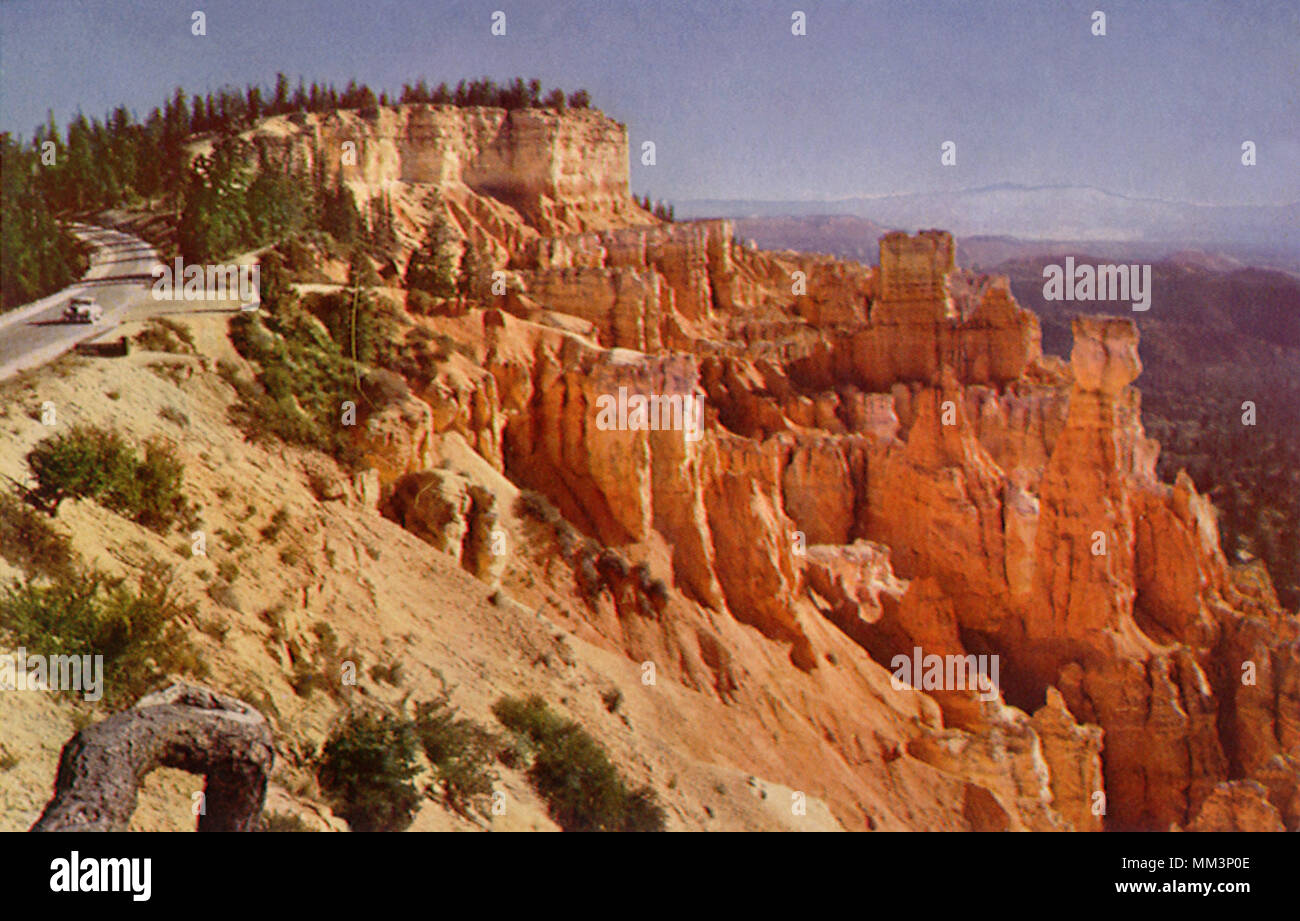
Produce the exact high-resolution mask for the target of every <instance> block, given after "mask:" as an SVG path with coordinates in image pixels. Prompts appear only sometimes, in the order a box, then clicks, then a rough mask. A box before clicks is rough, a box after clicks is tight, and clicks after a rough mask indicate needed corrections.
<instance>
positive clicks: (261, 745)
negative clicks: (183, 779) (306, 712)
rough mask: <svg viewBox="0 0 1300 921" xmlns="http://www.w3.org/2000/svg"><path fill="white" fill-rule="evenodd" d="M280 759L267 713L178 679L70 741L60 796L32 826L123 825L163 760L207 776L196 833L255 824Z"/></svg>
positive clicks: (93, 828) (58, 781)
mask: <svg viewBox="0 0 1300 921" xmlns="http://www.w3.org/2000/svg"><path fill="white" fill-rule="evenodd" d="M273 757H274V749H273V746H272V739H271V728H270V726H268V725H267V722H266V719H265V718H264V717H263V716H262V714H260V713H258V712H257V711H256V710H255V709H253V708H252V707H251V706H249V705H248V704H246V703H244V702H243V701H241V700H238V699H236V698H234V697H230V696H228V695H225V694H219V693H217V692H215V691H211V690H208V689H207V688H202V687H198V686H196V685H191V684H184V683H177V684H173V685H172V686H170V687H168V688H166V689H165V690H162V691H158V692H156V693H154V694H149V695H146V696H145V697H142V698H140V700H139V701H137V702H136V704H135V706H134V707H131V708H130V709H129V710H124V711H122V712H121V713H117V714H114V715H113V716H111V717H109V718H108V719H106V720H104V721H103V722H100V723H96V724H95V725H93V726H88V727H87V728H85V729H83V730H81V731H80V732H78V733H77V734H76V735H74V736H73V737H72V738H71V739H69V740H68V743H67V744H66V745H64V746H63V753H62V754H61V755H60V756H59V770H58V774H57V776H56V778H55V782H54V797H53V798H52V799H51V800H50V801H49V803H48V804H46V806H45V811H44V812H43V813H42V814H41V817H40V818H39V819H37V821H36V824H35V825H33V826H32V831H125V830H126V828H127V824H128V823H129V822H130V820H131V814H132V813H133V812H135V806H136V796H137V793H138V791H139V788H140V784H141V783H142V782H143V781H144V778H145V777H146V776H147V775H148V774H149V772H150V771H152V770H154V768H158V767H172V768H179V769H180V770H182V771H189V772H190V773H192V774H202V775H203V776H204V777H205V778H206V781H207V782H206V786H205V789H204V807H205V808H204V811H203V813H202V814H201V815H200V816H199V822H198V829H199V831H251V830H253V829H254V827H255V824H256V822H257V821H258V817H259V816H260V815H261V812H262V803H263V801H264V800H265V798H266V782H267V776H268V775H269V773H270V770H271V761H272V759H273Z"/></svg>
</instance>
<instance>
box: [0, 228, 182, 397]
mask: <svg viewBox="0 0 1300 921" xmlns="http://www.w3.org/2000/svg"><path fill="white" fill-rule="evenodd" d="M73 232H74V233H76V234H77V236H79V237H81V238H82V239H83V240H86V241H87V242H88V243H90V244H91V245H92V246H93V247H94V250H93V251H92V253H91V256H90V270H89V271H88V272H87V273H86V276H85V277H84V278H83V279H82V280H81V281H79V282H77V283H76V284H75V285H73V286H72V287H70V288H64V289H63V290H62V291H59V292H58V293H56V294H51V295H50V296H49V297H45V298H42V299H41V300H39V301H36V302H34V303H31V304H28V305H26V306H23V307H19V308H18V309H17V310H12V311H8V312H6V313H0V380H4V379H5V378H7V377H10V376H12V375H14V374H17V373H18V372H19V371H23V370H26V369H28V368H34V367H37V366H39V365H43V364H45V363H46V362H48V361H51V360H53V359H55V358H57V357H58V356H59V355H62V354H63V353H64V352H66V351H68V350H69V349H71V348H72V347H73V346H74V345H76V344H77V343H78V342H80V341H81V340H83V339H89V338H92V337H95V336H102V335H104V334H106V333H109V332H111V331H112V329H113V328H114V327H115V326H117V325H118V324H119V323H122V322H124V321H126V320H134V319H139V318H140V317H142V316H147V315H149V314H152V313H160V312H162V311H161V310H159V308H160V307H162V306H164V305H163V304H160V303H159V302H158V301H155V300H153V299H152V298H151V297H150V295H149V291H150V287H151V285H152V284H153V276H152V275H151V272H152V269H153V267H154V266H155V265H156V264H157V263H158V253H157V252H156V251H155V250H154V248H153V247H152V246H150V245H149V244H148V243H145V242H144V241H143V240H141V239H139V238H138V237H133V236H131V235H130V234H126V233H122V232H120V231H117V230H109V229H107V228H104V227H91V226H88V225H85V224H78V225H75V226H74V227H73ZM78 294H87V295H90V296H91V297H93V298H95V300H97V301H98V302H99V303H100V305H101V306H102V307H103V308H104V318H103V319H102V320H101V321H100V322H99V323H95V324H89V323H67V322H64V320H63V311H64V309H65V308H66V307H67V306H68V301H69V300H71V299H72V297H73V296H74V295H78ZM173 306H174V305H173Z"/></svg>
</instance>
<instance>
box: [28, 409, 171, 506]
mask: <svg viewBox="0 0 1300 921" xmlns="http://www.w3.org/2000/svg"><path fill="white" fill-rule="evenodd" d="M27 465H28V467H30V468H31V471H32V474H33V475H34V476H35V477H36V481H37V484H38V485H37V488H36V490H35V491H34V494H35V495H36V496H37V498H38V499H39V500H40V501H42V502H44V503H46V504H47V505H48V506H50V507H52V508H57V507H58V504H59V502H61V501H62V500H63V499H65V498H69V497H77V498H83V499H93V500H94V501H96V502H99V503H100V504H101V505H103V506H104V507H105V508H109V509H112V510H113V511H115V512H118V513H119V514H123V515H126V516H127V517H129V518H131V519H132V520H133V521H136V522H138V523H140V524H142V525H144V526H145V527H149V528H153V529H154V530H158V531H165V530H166V529H168V528H169V527H171V526H172V525H173V524H175V523H176V522H178V521H182V520H184V519H187V518H188V517H190V516H191V514H192V511H191V509H190V505H189V502H188V501H186V499H185V496H184V494H183V489H184V478H183V473H184V465H183V464H182V463H181V461H180V459H179V458H178V457H177V456H176V449H175V448H174V447H172V446H171V445H170V444H169V443H167V442H165V441H161V440H158V439H151V440H150V441H147V442H145V445H144V456H143V457H141V456H140V455H139V454H138V453H137V452H136V450H135V448H133V447H132V446H131V445H130V444H129V443H128V442H127V441H126V439H125V438H123V437H122V436H121V435H120V434H119V433H117V432H116V431H113V430H112V429H104V428H99V427H96V426H89V425H79V426H76V427H74V428H73V429H71V430H70V431H68V432H65V433H62V434H59V435H54V436H51V437H50V438H46V439H45V440H43V441H41V442H40V443H38V444H37V445H36V447H34V448H33V449H32V450H31V452H30V453H28V455H27Z"/></svg>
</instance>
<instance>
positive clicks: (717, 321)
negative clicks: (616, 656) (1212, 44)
mask: <svg viewBox="0 0 1300 921" xmlns="http://www.w3.org/2000/svg"><path fill="white" fill-rule="evenodd" d="M273 127H275V126H273ZM275 130H282V131H283V132H284V136H285V137H287V138H289V139H290V142H291V143H301V144H302V145H303V147H302V149H304V150H305V149H307V140H310V142H311V145H314V148H316V149H320V150H325V151H336V150H337V149H338V148H339V146H340V145H341V144H342V142H343V141H344V140H355V141H357V146H358V150H359V152H360V158H359V160H358V163H357V165H356V166H348V165H343V164H341V162H339V161H338V158H337V156H336V154H334V153H329V154H327V156H329V157H331V158H332V159H331V161H330V165H331V168H332V169H335V170H342V175H343V177H344V178H345V180H347V181H348V182H350V183H353V184H354V186H355V188H357V189H358V190H359V192H360V193H361V194H362V195H373V194H378V191H379V190H385V191H387V192H388V193H390V194H393V195H395V197H396V200H397V201H398V203H399V205H402V206H403V207H407V211H406V212H405V213H406V215H407V217H408V219H409V220H410V221H411V222H412V228H413V229H412V232H411V233H410V234H408V235H407V242H408V243H412V244H413V241H414V240H416V239H418V237H419V235H420V233H419V227H418V221H419V219H420V218H421V217H422V214H421V212H420V211H419V208H418V206H417V204H416V203H418V202H421V201H424V200H425V197H424V196H425V193H426V192H427V190H428V189H429V188H436V189H438V190H439V192H440V193H441V195H442V200H443V202H444V204H443V207H445V209H446V212H445V213H446V214H447V216H448V217H449V219H451V220H452V221H453V222H454V223H455V226H456V227H457V229H458V231H459V232H460V234H461V235H462V236H463V237H464V238H465V240H466V241H467V244H468V245H471V246H477V247H480V248H482V249H483V250H484V251H485V252H488V253H490V254H491V257H492V260H493V264H494V265H495V266H497V267H499V268H500V269H501V270H502V271H506V272H507V273H508V274H509V275H510V277H511V287H510V291H509V293H508V294H506V295H503V296H499V297H494V298H491V299H489V301H487V302H484V303H477V304H472V305H469V308H468V309H467V310H463V311H458V312H456V315H454V316H452V315H449V316H445V317H438V318H434V319H432V320H428V321H420V322H429V323H431V324H433V325H434V326H435V327H436V328H437V329H438V330H439V331H440V332H441V333H443V334H445V335H449V336H452V337H453V338H455V339H456V340H457V341H459V342H461V343H463V344H464V345H465V346H466V349H467V350H468V351H467V354H465V355H462V354H455V355H452V356H451V357H450V358H449V360H448V361H447V362H445V363H444V364H443V365H442V366H441V368H440V370H439V373H438V375H437V377H436V379H435V380H433V381H431V382H428V383H427V384H420V385H418V386H413V388H412V391H411V392H409V393H406V394H403V395H401V397H400V399H398V400H397V401H396V402H395V403H394V404H393V406H392V407H391V408H390V409H388V410H385V411H384V413H383V414H380V416H379V417H377V418H375V419H372V420H371V424H370V425H368V426H365V427H363V429H364V430H365V434H363V435H362V436H361V437H362V438H363V444H362V448H363V450H364V452H365V453H366V454H367V455H368V456H369V457H370V458H371V464H372V465H373V466H374V467H375V468H376V469H377V470H378V471H379V480H380V487H381V490H382V493H383V495H382V499H381V502H382V507H383V508H384V509H385V510H386V512H387V513H388V514H390V515H391V516H393V517H395V519H397V520H399V521H401V522H402V523H404V524H405V525H406V526H407V527H408V528H410V529H412V530H414V531H415V532H416V533H417V534H420V535H421V536H422V537H424V538H425V539H426V540H428V541H430V542H431V543H434V544H435V546H438V547H440V548H442V549H445V550H446V551H447V552H450V553H452V554H454V555H456V556H457V557H458V558H462V561H463V563H464V565H465V566H466V568H470V569H471V571H474V572H475V573H476V574H478V575H480V577H482V578H487V579H497V578H499V577H500V567H499V566H497V567H494V566H492V565H489V564H488V563H487V562H486V558H485V557H484V555H483V552H482V549H481V545H482V543H483V539H484V538H483V536H482V535H483V534H485V533H487V532H488V531H490V530H491V528H492V527H493V523H494V522H495V521H496V516H497V514H498V509H497V507H496V505H495V504H494V503H493V502H492V501H491V500H490V498H489V497H488V496H487V495H486V493H485V492H484V491H483V490H482V489H477V490H476V486H475V482H476V480H475V476H477V477H480V478H481V477H483V476H486V474H484V473H483V472H482V471H481V470H480V471H479V472H478V473H477V474H475V475H468V474H465V473H464V472H463V471H460V470H455V471H432V470H431V469H430V468H431V467H432V466H433V464H434V463H435V462H436V460H437V459H438V458H440V457H446V456H448V452H446V451H443V450H442V449H441V446H442V445H444V444H446V445H448V446H449V447H448V451H452V446H460V445H465V446H468V447H469V448H472V450H473V452H475V453H476V455H477V456H478V458H479V459H480V460H481V461H482V462H483V466H485V467H487V468H488V469H489V470H491V471H493V472H495V473H496V474H504V476H505V477H507V478H508V479H509V480H510V481H512V482H513V483H514V484H515V485H517V486H519V487H523V488H527V489H532V490H535V491H537V492H539V493H541V494H543V495H544V496H546V497H547V498H548V499H549V500H550V501H551V502H553V503H554V504H555V506H556V507H557V508H558V509H559V510H560V512H561V513H562V514H563V516H564V518H565V519H567V521H569V522H571V523H572V524H573V525H575V526H576V527H577V528H578V529H579V530H580V531H581V532H583V533H584V534H585V535H587V536H588V537H590V538H593V539H595V540H596V541H598V542H599V543H600V544H602V545H604V546H605V547H606V548H612V549H615V550H618V551H619V552H621V553H623V554H624V555H625V556H627V557H628V558H640V559H644V560H645V561H647V565H648V566H649V567H650V569H651V570H652V571H653V575H655V576H657V577H659V578H662V579H663V580H664V582H665V583H666V585H667V586H668V589H669V596H670V600H669V602H668V603H667V605H666V607H665V606H660V607H657V608H649V607H645V606H642V607H641V608H637V607H636V606H635V605H631V604H623V603H620V602H619V600H618V597H611V598H606V599H603V600H599V601H598V602H597V603H596V604H595V605H594V606H593V607H592V608H591V609H590V610H588V611H587V613H586V614H584V615H583V616H586V617H587V618H588V620H589V622H590V623H589V626H590V627H591V629H592V630H593V631H594V632H595V633H596V634H598V635H599V636H601V637H602V638H603V640H604V641H605V642H606V643H607V644H608V645H609V646H610V647H611V648H614V649H617V650H619V651H620V652H622V653H624V654H626V655H628V656H630V657H633V658H634V659H635V660H637V661H641V660H643V659H647V658H648V659H652V660H654V661H656V662H658V663H660V667H661V669H662V670H663V672H664V673H665V674H666V675H667V676H668V677H669V678H671V679H672V680H676V681H679V682H681V683H683V684H684V685H686V686H687V687H690V688H693V689H695V690H697V691H698V692H700V693H707V694H714V695H717V696H718V697H719V698H721V699H722V700H724V701H727V702H728V703H730V704H731V705H732V706H749V707H762V708H767V709H769V710H770V712H771V713H772V714H773V724H774V727H775V728H774V732H777V733H779V732H781V731H791V732H792V731H793V730H788V726H790V725H793V724H795V723H797V724H799V725H800V726H802V727H804V729H806V728H807V727H808V726H813V727H816V728H817V731H818V732H820V733H821V734H822V735H823V736H824V737H825V738H826V739H827V740H828V741H829V742H830V744H831V745H832V746H833V747H834V749H835V750H836V751H837V752H838V753H839V755H840V757H841V758H842V759H843V761H844V765H842V766H840V767H837V768H836V771H835V773H834V777H835V778H836V779H834V780H832V779H831V773H830V769H829V768H827V769H822V768H819V767H818V766H816V765H814V764H810V763H807V761H808V760H809V759H801V756H800V754H799V753H798V752H797V751H791V752H790V753H789V763H790V765H792V766H793V767H792V769H794V770H797V771H803V772H804V773H805V774H807V775H810V776H811V777H812V785H813V786H816V785H817V784H819V783H820V784H821V786H822V787H823V788H824V793H825V795H826V796H827V801H828V804H829V805H830V807H831V809H832V811H834V812H835V813H836V815H837V816H838V817H839V818H840V820H841V821H842V822H844V823H845V824H846V825H848V826H850V827H874V826H875V819H871V817H870V816H865V817H864V814H863V809H862V807H861V803H860V800H855V794H854V793H853V789H854V784H855V783H860V784H861V785H862V786H863V788H864V789H865V788H867V787H872V785H874V784H877V783H878V782H881V778H889V779H890V783H891V784H892V786H889V789H890V790H892V791H893V795H895V796H898V797H906V796H907V795H908V794H907V792H906V791H907V789H908V785H909V784H915V783H923V782H927V781H924V780H923V779H922V778H933V777H943V778H944V779H945V780H944V784H945V786H944V790H945V791H947V793H948V794H949V795H950V798H951V800H952V810H953V817H952V819H951V821H948V820H944V821H929V820H927V821H921V820H920V819H917V820H916V822H915V823H914V826H913V827H963V828H976V829H1007V828H1011V829H1021V828H1031V829H1077V830H1100V829H1103V828H1104V829H1160V830H1163V829H1169V828H1194V829H1217V828H1248V829H1278V828H1283V827H1285V828H1289V829H1291V830H1296V829H1297V827H1300V621H1298V620H1297V618H1296V616H1295V615H1294V614H1292V613H1290V612H1287V611H1285V610H1283V609H1282V608H1280V606H1279V605H1278V604H1277V601H1276V599H1275V597H1274V596H1273V595H1272V592H1271V589H1270V587H1269V585H1268V583H1267V578H1266V576H1265V577H1263V578H1261V577H1260V576H1259V574H1258V572H1257V571H1254V572H1251V573H1247V572H1246V571H1244V570H1240V569H1238V568H1235V567H1234V566H1232V565H1230V564H1229V563H1228V561H1227V560H1225V558H1224V556H1223V554H1222V553H1221V551H1220V549H1219V541H1218V534H1217V528H1216V523H1215V513H1214V510H1213V508H1212V507H1211V506H1210V504H1209V503H1208V501H1207V500H1206V499H1204V498H1203V497H1201V496H1200V495H1198V494H1197V492H1196V489H1195V486H1194V484H1192V483H1191V482H1190V480H1189V479H1188V478H1187V477H1186V476H1180V477H1179V478H1178V480H1177V482H1175V483H1174V484H1166V483H1161V482H1159V481H1158V480H1157V478H1156V476H1155V473H1154V470H1155V461H1156V457H1157V452H1158V445H1157V444H1156V443H1155V442H1154V441H1152V440H1151V439H1148V438H1147V437H1146V436H1145V434H1144V432H1143V428H1142V421H1141V414H1140V394H1139V392H1138V391H1137V390H1136V389H1135V388H1134V387H1133V382H1134V381H1135V380H1136V379H1137V377H1138V375H1139V374H1140V371H1141V363H1140V360H1139V357H1138V341H1137V332H1136V329H1135V327H1134V325H1133V324H1132V322H1131V321H1129V320H1127V319H1117V318H1101V317H1090V318H1081V319H1080V320H1078V321H1077V322H1076V324H1075V328H1074V349H1073V352H1072V355H1071V358H1070V361H1069V362H1068V364H1067V363H1065V362H1062V361H1061V360H1059V359H1056V358H1052V357H1050V356H1044V355H1043V354H1042V351H1041V348H1040V343H1039V327H1038V321H1037V318H1036V317H1035V316H1034V315H1033V314H1032V313H1030V312H1029V311H1027V310H1024V309H1023V308H1021V307H1020V306H1019V305H1017V304H1016V302H1015V301H1014V299H1013V298H1012V297H1011V295H1010V292H1009V289H1008V285H1007V283H1006V281H1005V279H999V278H989V277H985V276H979V275H975V274H972V273H969V272H964V271H962V270H960V269H958V268H957V267H956V265H955V261H954V244H953V240H952V237H951V236H950V235H949V234H947V233H944V232H940V231H926V232H924V233H921V234H919V235H916V236H908V235H906V234H890V235H887V236H886V237H884V238H883V239H882V240H881V244H880V265H879V266H876V267H866V266H862V265H858V264H856V263H846V262H839V261H836V260H832V259H828V258H824V257H818V256H812V255H803V254H793V253H768V252H761V251H757V250H754V249H750V248H745V247H742V246H739V245H737V243H736V241H735V240H734V239H733V238H732V230H731V226H730V224H729V223H728V222H726V221H701V222H691V223H679V224H663V223H657V222H654V221H653V219H652V218H651V217H650V216H649V215H647V214H646V213H645V212H644V211H642V210H641V209H639V208H638V207H637V206H636V205H635V204H634V203H633V202H632V201H631V199H630V197H629V196H628V189H627V166H626V161H627V138H626V133H625V131H624V130H623V128H622V126H620V125H617V124H616V123H613V122H611V121H609V120H607V119H605V118H603V116H600V115H599V113H596V112H590V111H583V112H576V113H574V112H571V113H568V114H565V115H559V114H557V113H549V112H532V111H529V112H514V113H510V114H507V113H505V112H504V111H501V110H475V109H462V110H455V109H445V108H443V109H439V108H435V107H427V106H412V107H403V108H400V109H383V110H380V111H379V113H378V115H376V116H374V117H373V118H371V119H363V118H361V117H360V116H358V115H355V114H353V113H339V114H337V115H332V116H326V117H323V118H318V119H316V118H314V119H312V120H310V121H309V123H308V124H307V125H306V126H305V127H302V126H298V127H292V126H290V125H288V124H283V125H279V126H278V127H275ZM408 206H409V207H408ZM423 216H427V215H423ZM408 255H409V248H408V249H406V250H405V251H404V252H402V253H398V254H397V255H396V258H397V259H398V260H399V261H400V260H401V259H404V258H406V256H408ZM468 354H472V355H473V358H470V357H468ZM620 387H626V388H628V389H629V390H631V391H634V392H640V393H700V394H703V395H704V397H705V407H706V417H707V421H706V425H705V433H704V437H703V438H702V439H701V440H699V441H698V442H691V441H687V440H685V439H683V437H682V434H681V433H680V432H674V431H634V430H628V431H606V430H601V429H600V428H598V427H597V426H596V425H595V424H594V419H595V414H596V401H597V399H598V398H599V397H600V396H601V395H604V394H610V393H614V392H617V391H618V389H619V388H620ZM454 450H455V451H459V450H460V448H459V447H455V449H454ZM452 453H454V451H452ZM475 535H478V536H475ZM616 595H617V592H615V596H616ZM722 624H726V625H727V626H725V627H724V626H721V625H722ZM736 625H738V626H739V628H740V629H742V630H743V631H749V632H750V633H751V634H752V635H753V636H755V637H757V638H758V642H759V643H760V644H761V648H763V649H765V650H767V652H766V653H764V654H763V656H756V654H754V653H753V652H752V651H745V652H742V651H741V650H739V648H729V647H728V643H729V642H730V641H729V640H727V639H726V638H727V637H730V636H734V635H737V634H736V633H735V629H736ZM917 647H919V648H921V649H922V650H924V651H925V652H926V653H934V654H937V655H962V656H964V655H968V654H970V655H996V656H998V657H999V661H1000V663H1001V669H1000V694H999V695H998V696H997V699H995V700H981V699H980V695H978V694H977V693H975V692H973V691H971V690H963V689H952V688H947V689H942V690H936V691H934V692H933V693H931V694H928V695H927V696H926V697H925V698H924V700H925V701H926V702H925V703H921V704H918V703H916V692H914V691H911V690H910V689H905V690H902V691H900V690H896V689H894V688H892V687H891V686H890V684H889V681H888V670H889V669H890V662H891V659H892V658H893V656H895V655H899V654H903V655H910V654H911V652H912V650H913V649H914V648H917ZM846 648H848V649H851V650H853V651H852V652H846V651H845V650H846ZM746 650H751V647H746ZM764 656H766V657H769V658H764ZM783 675H785V676H788V678H783V677H782V676H783ZM810 681H811V682H813V683H812V684H809V682H810ZM813 687H815V688H817V689H819V690H818V692H817V693H810V692H809V690H808V689H809V688H813ZM882 688H883V689H884V690H881V689H882ZM930 699H932V700H933V703H930V702H928V701H929V700H930ZM935 704H937V707H935V706H934V705H935ZM909 713H910V714H912V715H911V716H910V717H909V716H907V714H909ZM882 714H886V715H887V718H886V716H882ZM782 727H786V728H782ZM800 731H803V730H800ZM792 747H793V746H792ZM845 766H847V767H845ZM819 770H821V771H823V774H822V775H818V771H819ZM844 770H847V771H848V772H849V775H851V776H853V777H854V778H856V779H855V780H852V781H846V780H844V779H843V776H844V774H843V772H844ZM908 771H911V772H912V773H910V774H909V773H907V772H908ZM935 772H938V773H937V774H936V773H935ZM819 776H820V777H821V779H820V780H818V777H819ZM905 778H906V779H905ZM846 791H847V792H846ZM906 813H907V808H906V804H905V803H901V804H898V805H897V815H896V817H898V816H905V815H906ZM901 822H902V824H903V825H907V824H908V822H907V820H906V819H905V818H904V819H901Z"/></svg>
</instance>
